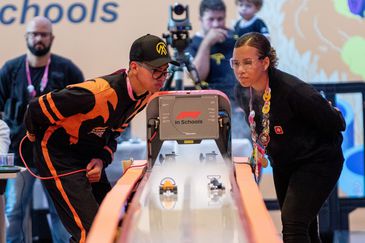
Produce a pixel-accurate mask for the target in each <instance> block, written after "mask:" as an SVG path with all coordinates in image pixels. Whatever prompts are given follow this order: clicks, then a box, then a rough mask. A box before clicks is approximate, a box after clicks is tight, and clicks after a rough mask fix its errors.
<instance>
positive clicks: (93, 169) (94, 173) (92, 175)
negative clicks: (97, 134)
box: [86, 159, 103, 183]
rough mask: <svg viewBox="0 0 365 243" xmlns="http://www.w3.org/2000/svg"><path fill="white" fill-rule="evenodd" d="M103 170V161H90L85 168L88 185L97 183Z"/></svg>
mask: <svg viewBox="0 0 365 243" xmlns="http://www.w3.org/2000/svg"><path fill="white" fill-rule="evenodd" d="M102 170H103V161H102V160H101V159H92V160H91V161H90V162H89V164H87V166H86V177H87V178H88V179H89V182H90V183H93V182H98V181H100V178H101V171H102Z"/></svg>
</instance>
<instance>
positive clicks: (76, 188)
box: [25, 35, 177, 242]
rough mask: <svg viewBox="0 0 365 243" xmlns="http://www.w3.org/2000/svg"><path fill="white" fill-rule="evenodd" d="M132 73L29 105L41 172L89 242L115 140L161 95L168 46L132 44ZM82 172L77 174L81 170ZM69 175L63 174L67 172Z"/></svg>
mask: <svg viewBox="0 0 365 243" xmlns="http://www.w3.org/2000/svg"><path fill="white" fill-rule="evenodd" d="M129 58H130V63H129V69H128V70H125V69H122V70H119V71H117V72H115V73H113V74H111V75H107V76H103V77H100V78H95V79H92V80H88V81H86V82H84V83H81V84H75V85H70V86H67V87H66V88H65V89H62V90H59V91H54V92H50V93H48V94H46V95H43V96H41V97H39V98H38V99H34V100H32V101H31V102H30V104H29V108H28V110H27V112H26V115H25V125H26V128H27V131H28V132H27V136H28V138H29V140H30V141H32V142H34V143H33V146H34V150H35V151H36V153H35V154H36V158H35V160H34V161H39V162H38V163H37V167H38V171H39V174H40V175H41V176H43V177H48V178H51V179H47V180H43V183H44V184H45V186H46V188H47V190H48V191H49V193H50V195H51V197H52V199H53V201H54V203H55V206H56V208H57V211H58V213H59V215H60V218H61V220H62V222H63V224H64V225H65V227H66V228H67V230H68V231H69V232H70V234H71V235H72V237H71V242H85V239H86V235H87V233H88V231H89V229H90V227H91V224H92V221H93V219H94V217H95V215H96V212H97V210H98V207H99V204H100V203H101V201H102V199H103V198H104V196H105V195H106V193H107V192H108V191H109V190H110V184H109V182H108V180H107V177H106V174H105V170H104V169H105V167H106V166H107V165H108V164H110V163H111V162H112V159H113V153H114V152H115V150H116V147H117V142H116V140H115V139H116V137H118V136H119V135H120V133H121V132H123V130H124V129H125V128H126V127H127V126H128V124H129V122H130V121H131V120H132V118H133V117H134V116H135V115H136V114H137V113H138V112H140V111H142V110H143V108H144V107H145V106H146V103H147V101H148V98H149V97H150V95H151V94H153V93H154V92H156V91H159V90H160V89H161V87H162V86H163V84H164V82H165V80H166V78H167V76H168V75H169V72H168V70H167V68H168V64H169V63H172V64H177V63H176V62H174V61H172V59H171V58H170V55H169V53H168V49H167V46H166V43H165V42H164V41H163V40H162V39H160V38H159V37H157V36H153V35H144V36H142V37H140V38H138V39H137V40H135V41H134V43H133V44H132V46H131V49H130V55H129ZM77 171H78V172H77ZM72 172H77V173H73V174H71V175H67V176H63V175H64V174H66V173H72Z"/></svg>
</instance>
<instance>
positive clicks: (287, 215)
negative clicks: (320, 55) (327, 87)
mask: <svg viewBox="0 0 365 243" xmlns="http://www.w3.org/2000/svg"><path fill="white" fill-rule="evenodd" d="M230 63H231V67H232V69H233V72H234V74H235V76H236V79H237V80H238V82H239V84H240V86H239V87H238V88H237V89H236V92H235V94H236V98H237V99H238V102H239V104H240V105H241V107H242V108H243V109H244V111H245V113H246V115H247V120H248V122H249V125H250V130H251V137H252V143H253V152H252V155H251V157H250V162H251V164H252V165H253V167H254V170H255V172H256V176H257V174H258V172H259V171H260V167H262V166H266V165H267V163H268V160H269V161H270V164H271V166H272V168H273V178H274V184H275V190H276V194H277V198H278V201H279V205H280V209H281V220H282V225H283V230H282V233H283V239H284V242H285V243H288V242H293V243H294V242H295V243H301V242H312V243H313V242H320V238H319V233H318V222H317V214H318V212H319V210H320V208H321V206H322V205H323V203H324V202H325V200H326V199H327V197H328V196H329V195H330V193H331V191H332V189H333V188H334V186H335V185H336V182H337V180H338V178H339V176H340V173H341V170H342V165H343V161H344V158H343V154H342V149H341V143H342V134H341V131H344V130H345V126H346V125H345V121H344V119H343V117H342V114H341V112H340V111H339V110H338V109H337V108H335V107H333V106H332V105H331V103H330V102H328V101H327V100H326V99H324V98H323V97H322V96H321V94H320V93H319V92H317V91H316V90H315V89H314V88H313V87H312V86H311V85H309V84H307V83H305V82H303V81H302V80H300V79H299V78H297V77H295V76H293V75H290V74H288V73H285V72H283V71H281V70H279V69H277V68H276V65H277V57H276V52H275V50H274V49H273V48H272V47H271V45H270V42H269V41H268V40H267V38H266V37H265V36H264V35H262V34H260V33H248V34H245V35H243V36H241V37H240V38H239V39H238V40H237V42H236V44H235V48H234V50H233V57H232V59H231V60H230Z"/></svg>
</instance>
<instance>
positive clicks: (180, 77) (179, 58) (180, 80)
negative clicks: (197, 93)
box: [163, 51, 204, 90]
mask: <svg viewBox="0 0 365 243" xmlns="http://www.w3.org/2000/svg"><path fill="white" fill-rule="evenodd" d="M174 59H175V61H176V62H178V63H179V64H180V65H179V66H172V67H171V71H172V75H171V76H170V77H169V78H168V79H167V80H166V82H165V85H164V87H163V90H171V83H172V81H173V80H174V81H175V90H184V67H186V69H187V70H188V73H189V76H190V78H191V79H192V80H193V82H194V85H195V88H196V89H202V88H204V87H202V86H203V85H202V82H201V81H200V78H199V74H198V71H197V70H196V68H195V66H194V64H193V63H192V57H191V55H190V53H188V52H183V51H175V53H174Z"/></svg>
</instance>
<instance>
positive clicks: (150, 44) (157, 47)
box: [129, 34, 179, 67]
mask: <svg viewBox="0 0 365 243" xmlns="http://www.w3.org/2000/svg"><path fill="white" fill-rule="evenodd" d="M129 61H136V62H143V63H146V64H148V65H150V66H153V67H160V66H162V65H164V64H167V63H171V64H174V65H176V66H179V63H178V62H176V61H173V60H172V59H171V57H170V54H169V51H168V48H167V45H166V43H165V42H164V41H163V40H162V39H161V38H159V37H157V36H155V35H150V34H147V35H144V36H142V37H139V38H138V39H137V40H135V41H134V42H133V44H132V46H131V50H130V52H129Z"/></svg>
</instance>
